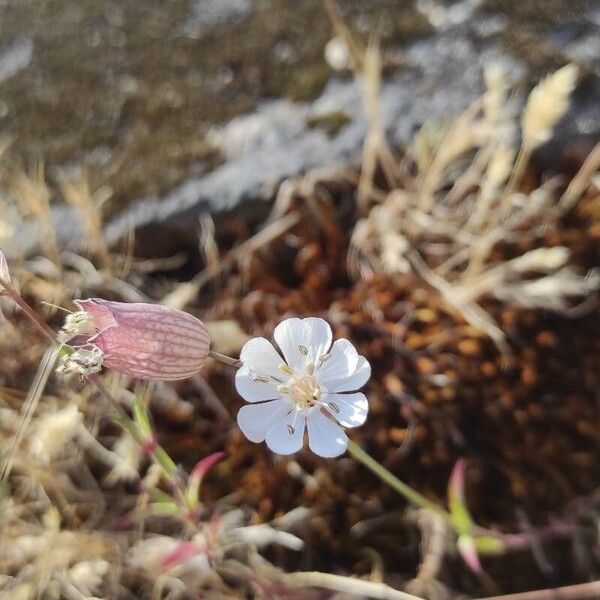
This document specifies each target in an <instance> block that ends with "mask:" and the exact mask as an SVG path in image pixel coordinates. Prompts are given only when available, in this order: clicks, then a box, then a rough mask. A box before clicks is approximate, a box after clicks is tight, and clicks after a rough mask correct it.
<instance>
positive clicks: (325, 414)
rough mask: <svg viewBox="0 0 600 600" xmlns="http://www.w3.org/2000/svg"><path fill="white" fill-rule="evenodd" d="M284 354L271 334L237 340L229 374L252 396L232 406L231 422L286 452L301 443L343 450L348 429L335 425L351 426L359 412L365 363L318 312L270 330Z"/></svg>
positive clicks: (331, 452) (361, 416)
mask: <svg viewBox="0 0 600 600" xmlns="http://www.w3.org/2000/svg"><path fill="white" fill-rule="evenodd" d="M273 335H274V338H275V341H276V342H277V345H278V346H279V348H280V349H281V352H282V353H283V356H284V357H285V361H284V360H283V359H282V358H281V356H280V354H279V353H278V352H277V351H276V350H275V348H274V347H273V345H272V344H271V342H269V341H268V340H266V339H265V338H262V337H259V338H254V339H251V340H250V341H248V342H246V344H244V347H243V348H242V352H241V355H240V359H241V361H242V363H243V366H242V367H241V368H240V369H239V370H238V372H237V374H236V377H235V385H236V388H237V391H238V392H239V393H240V395H241V396H242V397H243V398H244V399H245V400H246V401H247V402H251V403H252V404H248V405H246V406H243V407H242V408H241V409H240V412H239V413H238V417H237V420H238V424H239V426H240V429H241V430H242V432H243V433H244V435H245V436H246V437H247V438H248V439H249V440H250V441H252V442H263V441H266V442H267V446H268V447H269V448H270V449H271V450H273V452H277V453H278V454H292V453H294V452H297V451H298V450H300V449H301V448H302V446H303V443H304V431H305V428H307V429H308V445H309V447H310V449H311V450H312V451H313V452H314V453H315V454H318V455H319V456H323V457H327V458H333V457H335V456H339V455H340V454H343V453H344V452H345V450H346V446H347V445H348V437H347V436H346V434H345V432H344V430H343V429H342V427H358V426H359V425H362V424H363V423H364V422H365V420H366V418H367V411H368V404H367V399H366V397H365V395H364V394H362V393H360V392H355V393H352V394H349V393H344V392H352V391H354V390H358V389H359V388H361V387H362V386H363V385H364V384H365V383H366V382H367V380H368V379H369V377H370V376H371V366H370V365H369V363H368V361H367V359H366V358H365V357H364V356H360V355H359V354H358V352H357V351H356V349H355V348H354V346H353V345H352V344H351V343H350V342H349V341H348V340H345V339H339V340H337V341H336V342H335V343H334V344H333V345H332V344H331V342H332V335H331V328H330V327H329V324H328V323H327V322H326V321H324V320H323V319H318V318H315V317H311V318H308V319H296V318H294V319H286V320H285V321H282V322H281V323H280V324H279V325H277V327H276V328H275V331H274V334H273Z"/></svg>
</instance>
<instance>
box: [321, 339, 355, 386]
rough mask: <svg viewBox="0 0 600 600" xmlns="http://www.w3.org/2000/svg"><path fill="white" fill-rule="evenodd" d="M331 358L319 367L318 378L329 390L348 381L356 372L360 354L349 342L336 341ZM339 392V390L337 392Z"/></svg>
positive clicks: (343, 340)
mask: <svg viewBox="0 0 600 600" xmlns="http://www.w3.org/2000/svg"><path fill="white" fill-rule="evenodd" d="M330 355H331V356H330V357H329V358H328V359H327V360H326V361H324V362H323V363H321V364H320V365H319V366H318V367H317V371H316V374H317V377H318V379H319V382H320V383H322V384H323V385H324V386H325V387H326V388H327V389H328V390H330V389H333V388H334V387H335V385H336V383H338V382H341V381H343V380H344V379H347V378H348V377H349V376H350V375H351V374H352V373H354V371H355V370H356V365H357V364H358V352H357V351H356V348H355V347H354V346H353V345H352V343H351V342H349V341H348V340H346V339H344V338H341V339H339V340H336V341H335V342H334V344H333V346H332V347H331V351H330ZM336 391H337V390H336Z"/></svg>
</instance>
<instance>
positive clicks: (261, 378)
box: [252, 375, 269, 383]
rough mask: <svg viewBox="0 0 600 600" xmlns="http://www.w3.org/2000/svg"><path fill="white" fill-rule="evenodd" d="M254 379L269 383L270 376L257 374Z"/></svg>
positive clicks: (258, 381)
mask: <svg viewBox="0 0 600 600" xmlns="http://www.w3.org/2000/svg"><path fill="white" fill-rule="evenodd" d="M252 381H256V382H257V383H269V378H268V377H265V376H264V375H255V376H254V377H253V378H252Z"/></svg>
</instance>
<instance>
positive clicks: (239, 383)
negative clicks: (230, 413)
mask: <svg viewBox="0 0 600 600" xmlns="http://www.w3.org/2000/svg"><path fill="white" fill-rule="evenodd" d="M256 377H257V375H256V373H255V372H254V371H253V370H252V369H251V368H250V367H249V366H248V365H243V366H242V367H241V368H240V369H238V371H237V373H236V374H235V389H236V390H237V391H238V394H239V395H240V396H241V397H242V398H243V399H244V400H245V401H246V402H261V401H263V400H274V399H275V398H278V397H279V396H280V395H281V394H280V393H279V392H278V391H277V382H276V381H273V380H272V379H270V380H269V381H260V380H259V381H257V380H256ZM259 377H260V376H259Z"/></svg>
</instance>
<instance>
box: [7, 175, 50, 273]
mask: <svg viewBox="0 0 600 600" xmlns="http://www.w3.org/2000/svg"><path fill="white" fill-rule="evenodd" d="M11 183H12V185H11V192H12V194H13V196H14V198H15V199H16V200H17V202H18V203H19V205H20V206H21V208H22V209H23V210H24V211H25V212H27V213H29V214H31V215H33V216H34V217H35V218H36V219H37V220H38V222H39V223H40V226H41V227H42V231H43V235H42V239H41V244H42V249H43V250H44V253H45V255H46V256H48V257H49V258H50V259H51V260H52V262H53V263H54V265H55V266H56V268H57V269H59V270H61V260H60V249H59V245H58V240H57V238H56V231H55V230H54V222H53V219H52V212H51V210H50V190H49V189H48V186H47V185H46V179H45V175H44V166H43V164H41V163H38V164H37V165H36V166H35V168H34V170H33V174H32V175H28V174H27V173H25V172H24V171H21V172H18V173H17V174H16V175H15V176H14V177H13V179H12V182H11Z"/></svg>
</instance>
